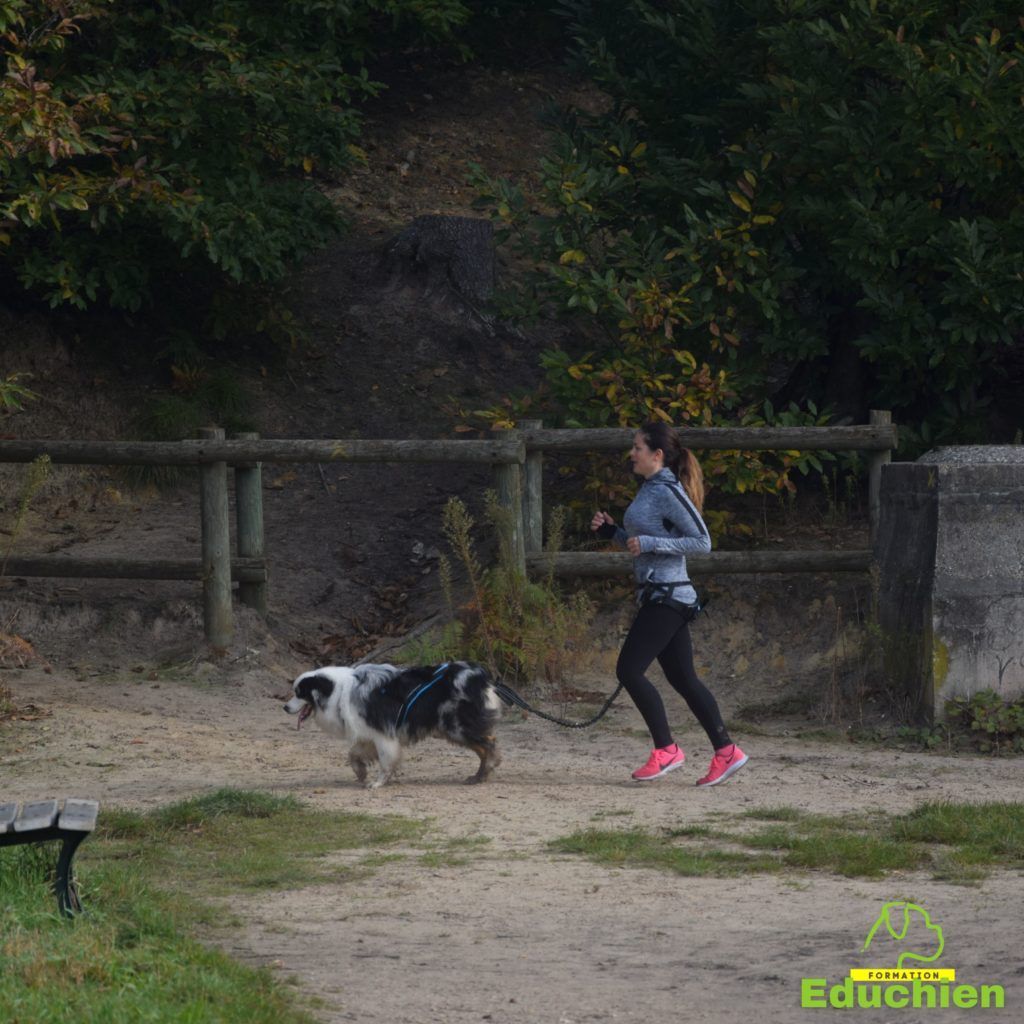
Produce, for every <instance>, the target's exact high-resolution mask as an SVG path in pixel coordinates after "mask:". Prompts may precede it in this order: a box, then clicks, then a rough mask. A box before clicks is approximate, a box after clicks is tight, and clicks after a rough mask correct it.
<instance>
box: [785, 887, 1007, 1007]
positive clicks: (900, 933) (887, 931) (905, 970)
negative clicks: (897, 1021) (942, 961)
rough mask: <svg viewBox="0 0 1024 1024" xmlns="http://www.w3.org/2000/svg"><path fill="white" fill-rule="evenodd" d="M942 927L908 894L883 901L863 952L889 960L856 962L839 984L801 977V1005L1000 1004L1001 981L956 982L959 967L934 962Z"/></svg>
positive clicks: (942, 944) (942, 942) (939, 949)
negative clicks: (881, 963) (869, 963)
mask: <svg viewBox="0 0 1024 1024" xmlns="http://www.w3.org/2000/svg"><path fill="white" fill-rule="evenodd" d="M945 945H946V944H945V940H944V939H943V936H942V928H941V926H939V925H938V924H936V923H935V922H933V921H932V919H931V916H930V915H929V913H928V911H927V910H925V909H924V907H922V906H920V905H919V904H917V903H910V902H908V901H906V900H893V901H891V902H889V903H886V904H884V905H883V906H882V911H881V913H880V914H879V915H878V917H877V919H876V920H875V923H874V924H873V925H872V926H871V928H870V929H869V930H868V934H867V938H866V939H865V940H864V945H863V946H862V947H861V952H862V953H866V952H869V951H870V952H871V954H872V956H877V957H878V958H879V960H881V959H882V958H883V957H884V958H885V960H886V961H888V962H889V963H890V964H891V966H883V967H853V968H851V969H850V973H849V975H847V977H845V978H844V979H843V980H842V981H840V982H837V983H836V984H829V981H828V979H827V978H802V979H801V983H800V1005H801V1006H803V1007H805V1008H807V1009H811V1010H818V1009H820V1010H824V1009H837V1010H853V1009H864V1010H867V1009H872V1008H878V1007H886V1008H888V1009H892V1010H901V1009H913V1010H932V1009H939V1010H942V1009H949V1008H950V1007H957V1008H959V1009H962V1010H971V1009H979V1010H989V1009H1000V1008H1002V1007H1003V1006H1004V1005H1005V1001H1006V995H1005V992H1004V991H1003V987H1002V985H984V984H979V985H969V984H966V983H965V982H961V983H960V984H957V983H956V969H955V968H953V967H938V966H932V965H934V964H935V963H936V961H937V960H938V959H939V957H940V956H941V955H942V951H943V949H944V948H945Z"/></svg>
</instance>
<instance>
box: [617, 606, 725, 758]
mask: <svg viewBox="0 0 1024 1024" xmlns="http://www.w3.org/2000/svg"><path fill="white" fill-rule="evenodd" d="M655 658H657V659H658V664H659V665H660V666H661V669H662V671H663V672H664V673H665V678H666V679H667V680H668V681H669V683H670V684H671V685H672V688H673V689H674V690H675V691H676V692H677V693H679V695H680V696H681V697H682V698H683V699H684V700H685V701H686V703H687V704H689V706H690V710H691V711H692V712H693V713H694V715H696V717H697V721H698V722H700V724H701V725H702V726H703V727H704V731H705V732H706V733H707V734H708V739H710V740H711V745H712V746H713V747H714V748H715V750H718V749H720V748H721V747H727V746H729V744H730V743H731V742H732V740H730V739H729V733H728V732H727V731H726V728H725V723H724V722H723V721H722V714H721V712H720V711H719V710H718V703H717V701H716V700H715V698H714V697H713V696H712V695H711V691H710V690H708V688H707V687H706V686H705V685H704V684H703V683H702V682H701V681H700V679H698V678H697V672H696V670H695V669H694V667H693V644H692V643H691V642H690V627H689V626H688V625H687V624H686V623H685V622H683V619H682V616H681V615H680V614H679V613H678V612H677V611H673V609H671V608H669V607H666V606H665V605H661V604H647V605H644V607H643V608H641V609H640V611H639V612H637V616H636V619H635V620H634V621H633V625H632V626H630V629H629V633H628V634H627V636H626V639H625V641H624V642H623V644H622V650H621V651H620V652H619V662H618V664H617V665H616V667H615V674H616V675H617V676H618V678H619V682H620V683H622V685H623V686H624V687H625V688H626V692H627V693H628V694H629V695H630V697H632V698H633V701H634V703H635V704H636V706H637V708H638V709H639V711H640V714H641V715H643V719H644V721H645V722H646V723H647V728H648V729H650V731H651V738H652V739H653V740H654V745H655V747H667V746H668V745H669V744H670V743H672V731H671V730H670V729H669V727H668V718H667V717H666V715H665V704H664V702H663V701H662V699H661V694H660V693H658V691H657V689H656V688H655V686H654V684H653V683H652V682H651V681H650V680H649V679H648V678H647V677H646V676H645V675H644V672H646V671H647V667H648V666H649V665H650V664H651V662H652V661H654V659H655Z"/></svg>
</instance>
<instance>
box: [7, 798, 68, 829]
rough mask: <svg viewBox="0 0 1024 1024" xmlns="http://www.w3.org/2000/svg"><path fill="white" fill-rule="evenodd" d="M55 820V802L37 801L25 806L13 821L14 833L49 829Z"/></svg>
mask: <svg viewBox="0 0 1024 1024" xmlns="http://www.w3.org/2000/svg"><path fill="white" fill-rule="evenodd" d="M56 820H57V801H56V800H39V801H37V802H36V803H32V804H25V806H24V807H22V809H21V814H20V815H19V816H18V817H17V818H15V819H14V831H15V832H34V831H36V829H41V828H50V827H51V826H52V825H53V824H54V822H56Z"/></svg>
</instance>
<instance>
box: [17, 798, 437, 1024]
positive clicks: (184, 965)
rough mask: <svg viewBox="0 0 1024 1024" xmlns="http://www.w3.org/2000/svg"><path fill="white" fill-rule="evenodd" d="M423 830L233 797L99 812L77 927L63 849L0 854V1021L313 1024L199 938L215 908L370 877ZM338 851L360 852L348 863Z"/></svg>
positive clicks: (289, 999)
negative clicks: (256, 894)
mask: <svg viewBox="0 0 1024 1024" xmlns="http://www.w3.org/2000/svg"><path fill="white" fill-rule="evenodd" d="M426 831H427V826H426V825H425V824H423V823H422V822H418V821H413V820H409V819H406V818H400V817H398V816H390V815H388V816H384V815H382V816H380V817H372V816H370V815H364V814H348V813H329V812H320V811H314V810H311V809H308V808H306V807H303V806H302V805H301V804H299V803H298V801H296V800H294V799H292V798H290V797H286V798H281V797H275V796H270V795H267V794H263V793H253V792H245V791H238V790H229V789H222V790H217V791H216V792H213V793H210V794H208V795H205V796H202V797H198V798H196V799H193V800H186V801H183V802H181V803H177V804H173V805H171V806H169V807H163V808H160V809H158V810H155V811H152V812H150V813H147V814H139V813H136V812H132V811H126V810H118V809H113V808H103V809H102V810H101V812H100V817H99V822H98V827H97V830H96V833H95V835H93V836H92V837H90V839H89V840H88V841H87V842H86V843H85V844H84V845H83V846H82V848H81V850H80V851H79V853H78V854H77V856H76V864H77V865H78V876H79V891H80V893H81V895H82V900H83V903H84V905H85V908H86V912H85V913H84V914H82V915H81V916H79V917H77V918H76V919H75V920H73V921H67V920H65V919H63V918H62V917H60V916H59V915H58V913H57V907H56V900H55V899H54V897H53V894H52V892H51V891H50V879H51V876H52V871H53V866H54V864H55V862H56V855H57V847H56V844H46V845H45V846H40V845H31V846H20V847H10V848H4V849H0V961H2V962H3V964H4V970H3V971H2V972H0V1006H3V1008H4V1014H3V1017H4V1019H5V1020H18V1021H26V1022H29V1021H39V1022H42V1021H46V1022H47V1024H64V1022H69V1024H70V1022H72V1021H74V1022H76V1024H77V1022H79V1021H103V1022H104V1024H130V1022H135V1021H143V1020H147V1021H175V1022H184V1024H190V1022H195V1024H206V1022H208V1021H217V1022H218V1024H236V1022H237V1024H249V1022H254V1024H313V1020H314V1018H313V1017H312V1016H310V1015H309V1013H308V1012H307V1010H306V1008H305V1006H306V1005H308V1004H302V1003H300V1000H301V999H302V997H301V995H300V994H299V993H298V992H295V991H293V990H292V989H291V988H289V987H288V986H285V985H282V984H281V983H280V982H278V981H277V980H276V979H275V978H274V977H273V976H272V975H271V974H270V973H269V972H267V971H262V970H254V969H252V968H249V967H246V966H244V965H241V964H239V963H236V962H235V961H233V960H231V959H230V958H229V957H227V956H225V955H223V954H221V953H219V952H216V951H213V950H210V949H208V948H206V947H205V946H203V945H202V944H201V943H200V942H199V941H198V940H197V938H196V936H197V935H199V934H200V933H201V932H202V931H203V930H204V929H209V928H211V927H216V926H223V924H224V923H225V922H224V911H223V909H222V908H221V907H217V906H216V905H214V904H212V903H210V902H206V901H205V900H206V898H208V897H214V896H223V895H227V894H233V893H237V892H239V890H252V889H268V888H272V887H292V886H294V885H295V884H296V880H301V884H302V885H309V884H311V883H314V882H317V881H323V880H328V881H345V880H346V879H348V878H351V877H358V876H361V875H365V874H368V873H370V872H372V871H373V870H374V869H375V868H376V867H377V866H379V865H381V864H383V863H386V862H387V861H389V860H390V859H394V858H396V857H401V856H403V853H402V851H401V850H400V849H398V850H395V849H390V850H389V849H388V848H389V847H390V848H395V847H400V846H402V845H403V844H413V845H414V846H420V845H421V844H422V842H423V841H424V838H425V835H426ZM338 851H355V852H356V855H355V857H354V858H353V859H352V862H351V863H345V864H339V863H337V860H336V858H334V857H333V856H332V855H334V854H336V853H337V852H338Z"/></svg>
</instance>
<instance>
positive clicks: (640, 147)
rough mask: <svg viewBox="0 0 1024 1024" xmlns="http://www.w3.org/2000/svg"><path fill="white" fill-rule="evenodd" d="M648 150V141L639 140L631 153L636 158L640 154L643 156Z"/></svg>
mask: <svg viewBox="0 0 1024 1024" xmlns="http://www.w3.org/2000/svg"><path fill="white" fill-rule="evenodd" d="M646 152H647V143H646V142H638V143H637V144H636V145H635V146H634V147H633V149H632V151H631V152H630V154H629V155H630V156H631V157H633V158H634V159H635V158H636V157H638V156H643V155H644V153H646Z"/></svg>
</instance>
